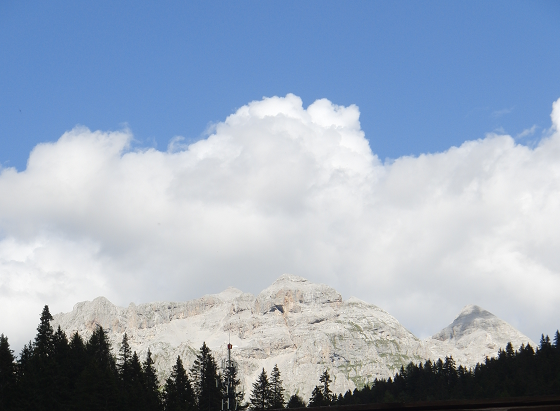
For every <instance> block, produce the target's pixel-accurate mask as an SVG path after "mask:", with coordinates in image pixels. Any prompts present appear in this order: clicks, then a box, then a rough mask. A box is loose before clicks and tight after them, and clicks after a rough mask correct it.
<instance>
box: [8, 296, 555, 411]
mask: <svg viewBox="0 0 560 411" xmlns="http://www.w3.org/2000/svg"><path fill="white" fill-rule="evenodd" d="M51 320H52V316H51V314H50V312H49V309H48V306H45V308H44V309H43V312H42V314H41V318H40V322H39V326H38V327H37V334H36V336H35V339H34V341H31V342H29V344H27V345H25V346H24V348H23V349H22V351H21V353H20V355H19V356H18V357H17V358H16V357H15V356H14V354H13V351H12V350H11V349H10V345H9V342H8V338H7V337H6V336H4V334H1V335H0V410H7V411H8V410H17V411H20V410H21V411H24V410H115V411H117V410H118V411H128V410H138V411H143V410H146V411H148V410H149V411H179V410H184V411H207V410H208V411H217V410H230V409H231V410H243V409H247V408H248V409H250V410H265V409H281V408H303V407H320V406H329V405H350V404H367V403H391V402H411V401H437V400H450V399H485V398H506V397H524V396H538V395H560V334H559V332H558V331H556V334H555V336H554V341H551V340H550V338H549V337H548V336H544V335H543V336H542V337H541V341H540V344H539V346H538V347H536V349H533V347H531V346H530V345H527V346H524V345H522V346H521V347H520V348H519V349H518V350H514V348H513V347H512V345H511V343H510V344H508V345H507V347H506V348H505V350H500V351H499V353H498V356H497V357H495V358H486V360H485V362H484V363H483V364H477V365H476V366H475V367H474V368H472V369H466V368H464V367H462V366H459V367H457V366H456V364H455V361H454V360H453V358H452V357H446V358H445V360H441V359H439V360H437V361H435V362H432V361H429V360H428V361H426V362H425V363H423V364H422V363H420V364H413V363H410V364H408V365H407V366H406V367H404V366H403V367H401V369H400V371H399V372H398V373H396V374H395V376H394V377H393V378H389V379H380V380H377V379H376V380H375V381H373V382H372V383H371V384H369V385H366V386H364V387H363V388H362V389H355V390H354V391H350V390H349V391H347V392H346V393H344V394H342V393H339V394H336V393H333V392H332V391H331V389H330V385H331V383H332V379H331V376H330V373H329V370H328V369H325V370H324V372H323V373H322V375H321V376H320V378H319V381H318V384H317V385H316V386H315V388H314V390H313V392H312V395H311V397H310V398H309V399H308V401H307V402H306V401H305V400H304V399H303V398H301V397H300V396H298V395H297V394H294V395H292V396H291V397H288V396H287V395H286V393H285V390H284V388H283V383H282V378H281V374H280V370H279V369H278V367H277V366H274V368H273V370H272V372H271V373H270V378H269V376H268V374H267V372H266V371H265V370H264V369H263V370H262V372H261V373H260V374H259V376H258V378H257V380H256V381H255V382H254V383H253V385H252V390H251V392H250V394H249V396H248V400H247V401H246V402H244V397H245V393H244V392H242V391H241V386H240V380H239V378H238V375H237V368H236V366H235V364H234V363H233V362H231V363H227V366H226V367H225V368H224V369H220V368H219V367H218V366H217V364H216V360H215V358H214V356H213V354H212V352H211V351H210V349H209V348H208V346H207V345H206V344H205V343H204V344H203V345H202V347H201V348H200V350H199V351H198V353H197V356H196V360H195V361H194V363H193V365H192V366H191V368H190V369H189V370H188V371H187V370H186V369H185V367H184V365H183V363H182V360H181V358H180V357H177V360H176V362H175V365H174V366H173V368H172V370H171V373H170V375H169V377H168V378H167V379H166V380H165V381H161V382H160V381H159V380H158V376H157V374H156V370H155V367H154V361H153V359H152V355H151V353H150V351H149V350H148V352H147V355H146V358H144V359H140V358H139V357H138V355H137V354H136V352H132V350H131V348H130V345H129V343H128V337H127V334H124V336H123V339H122V342H121V344H120V349H119V352H118V353H116V354H114V353H113V352H112V350H111V346H110V343H109V340H108V337H107V333H106V331H105V330H104V329H103V328H102V327H100V326H99V327H97V328H96V330H95V331H94V332H93V334H92V335H91V337H90V338H89V339H88V340H87V341H84V340H83V339H82V337H81V336H80V335H79V334H78V333H75V334H74V335H72V336H70V338H68V337H67V336H66V334H65V333H64V332H63V331H62V330H61V329H60V327H58V329H57V330H54V329H53V328H52V326H51Z"/></svg>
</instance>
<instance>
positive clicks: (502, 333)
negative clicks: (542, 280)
mask: <svg viewBox="0 0 560 411" xmlns="http://www.w3.org/2000/svg"><path fill="white" fill-rule="evenodd" d="M508 342H511V343H512V345H513V348H514V349H518V348H519V347H520V346H521V344H525V345H527V343H530V344H531V345H532V346H533V347H534V346H535V343H534V342H533V341H531V339H529V338H528V337H527V336H525V335H523V334H521V333H520V332H519V331H517V330H516V329H515V328H513V327H512V326H511V325H509V324H508V323H506V322H505V321H503V320H500V319H499V318H498V317H496V316H495V315H494V314H492V313H490V312H488V311H486V310H484V309H482V308H480V307H479V306H476V305H467V306H466V307H465V308H463V310H461V312H460V313H459V316H458V317H457V318H455V320H454V321H453V322H452V323H451V324H450V325H448V326H447V327H445V328H444V329H443V330H441V331H440V332H439V333H437V334H435V335H434V336H432V337H431V338H428V339H426V340H425V343H426V345H427V347H428V348H429V349H430V351H431V352H432V353H433V357H434V358H443V357H445V356H452V357H453V359H454V360H455V362H456V363H457V365H459V364H462V365H464V366H467V367H472V366H474V365H476V363H479V362H484V359H485V358H486V357H493V356H496V355H497V354H498V350H499V349H500V348H502V349H503V348H505V346H506V345H507V343H508Z"/></svg>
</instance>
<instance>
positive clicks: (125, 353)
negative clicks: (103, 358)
mask: <svg viewBox="0 0 560 411" xmlns="http://www.w3.org/2000/svg"><path fill="white" fill-rule="evenodd" d="M131 359H132V349H131V348H130V345H129V343H128V335H127V334H126V333H124V335H123V338H122V342H121V348H120V349H119V361H118V363H117V369H118V370H119V374H120V376H121V379H122V380H126V379H128V378H129V375H128V374H129V373H130V361H131Z"/></svg>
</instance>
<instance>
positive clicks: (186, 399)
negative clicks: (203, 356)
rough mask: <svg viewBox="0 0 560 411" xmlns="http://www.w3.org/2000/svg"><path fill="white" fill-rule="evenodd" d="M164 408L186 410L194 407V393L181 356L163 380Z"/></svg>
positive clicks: (167, 410)
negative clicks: (164, 380) (167, 376)
mask: <svg viewBox="0 0 560 411" xmlns="http://www.w3.org/2000/svg"><path fill="white" fill-rule="evenodd" d="M163 392H164V394H163V397H164V408H165V410H166V411H187V410H192V409H193V408H194V394H193V390H192V387H191V382H190V381H189V377H188V376H187V372H186V371H185V368H184V367H183V362H182V361H181V357H179V356H177V361H176V362H175V365H174V366H173V370H172V371H171V375H170V376H169V378H168V379H167V381H166V382H165V388H164V390H163Z"/></svg>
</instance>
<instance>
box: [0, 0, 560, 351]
mask: <svg viewBox="0 0 560 411" xmlns="http://www.w3.org/2000/svg"><path fill="white" fill-rule="evenodd" d="M558 21H560V4H559V3H558V2H555V1H534V2H518V1H507V2H505V1H493V2H487V1H471V2H443V1H427V2H412V1H395V2H381V1H379V2H331V1H320V2H319V1H308V2H298V3H295V2H294V3H284V2H237V3H233V2H228V3H224V2H196V3H195V2H179V1H169V2H166V3H165V4H164V5H162V4H161V3H158V2H148V1H145V2H125V1H122V2H108V1H107V2H104V1H99V2H95V3H92V2H82V1H75V2H60V1H52V2H48V3H46V2H38V1H28V2H1V3H0V56H2V57H1V58H0V332H2V333H4V334H6V335H7V336H8V337H9V339H10V343H11V345H12V346H13V347H15V348H16V349H19V348H21V346H22V345H23V344H24V343H25V342H26V341H28V340H30V339H32V338H33V336H34V333H35V328H36V325H37V323H38V318H39V315H40V312H41V308H42V307H43V305H45V304H48V305H49V307H51V311H52V312H55V313H56V312H60V311H69V310H71V309H72V307H73V305H74V304H75V303H76V302H79V301H84V300H91V299H93V298H95V297H97V296H99V295H104V296H106V297H107V298H109V299H110V300H111V301H112V302H114V303H116V304H119V305H122V306H127V305H128V304H129V303H130V302H135V303H137V304H138V303H142V302H149V301H156V300H188V299H192V298H197V297H200V296H202V295H204V294H209V293H217V292H220V291H222V290H223V289H225V288H226V287H228V286H234V287H237V288H239V289H241V290H243V291H246V292H251V293H253V294H258V293H259V292H260V291H261V290H263V289H264V288H266V287H267V286H268V285H270V284H271V283H272V282H273V281H274V280H275V279H276V278H277V277H279V276H280V275H281V274H283V273H291V274H295V275H300V276H303V277H305V278H307V279H309V280H310V281H315V282H321V283H325V284H328V285H330V286H332V287H334V288H336V289H337V290H338V291H339V292H340V293H341V294H342V296H343V298H345V299H346V298H349V297H350V296H356V297H358V298H361V299H363V300H365V301H367V302H370V303H373V304H376V305H378V306H380V307H381V308H383V309H385V310H387V311H388V312H389V313H391V314H392V315H394V316H395V317H396V318H397V319H398V320H399V321H400V322H401V323H402V324H403V325H404V326H405V327H406V328H408V329H409V330H410V331H412V332H413V333H415V334H416V335H417V336H419V337H426V336H429V335H432V334H434V333H436V332H438V331H439V330H440V329H441V328H443V327H445V326H446V325H447V324H449V323H450V322H451V321H452V320H453V319H454V318H455V316H456V315H457V314H458V312H459V311H460V310H461V308H462V307H463V306H465V305H467V304H478V305H480V306H482V307H483V308H485V309H487V310H489V311H491V312H493V313H494V314H496V315H498V316H499V317H500V318H502V319H504V320H506V321H508V322H509V323H510V324H512V325H514V326H515V327H517V328H518V329H519V330H520V331H522V332H524V333H525V334H527V335H528V336H529V337H531V338H532V339H533V340H538V339H539V338H540V334H541V333H548V334H552V333H553V332H554V331H555V330H556V329H557V328H559V327H560V318H559V316H558V314H557V313H558V312H560V299H559V298H558V294H559V291H560V258H559V257H558V255H559V253H558V252H557V250H558V249H559V246H560V212H559V211H560V132H559V129H560V100H559V98H560V80H559V75H558V73H560V52H559V50H560V49H559V47H558V39H559V38H560V24H558Z"/></svg>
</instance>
